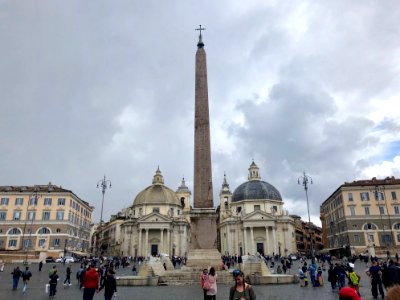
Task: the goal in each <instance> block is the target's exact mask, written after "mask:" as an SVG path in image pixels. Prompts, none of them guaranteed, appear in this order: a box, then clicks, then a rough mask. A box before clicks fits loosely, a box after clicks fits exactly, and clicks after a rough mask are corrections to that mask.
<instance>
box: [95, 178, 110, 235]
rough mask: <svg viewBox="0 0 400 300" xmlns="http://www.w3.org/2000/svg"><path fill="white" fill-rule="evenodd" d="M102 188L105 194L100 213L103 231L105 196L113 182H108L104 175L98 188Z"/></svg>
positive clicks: (98, 183) (100, 226)
mask: <svg viewBox="0 0 400 300" xmlns="http://www.w3.org/2000/svg"><path fill="white" fill-rule="evenodd" d="M99 187H101V193H102V194H103V196H102V199H101V212H100V225H99V228H100V229H101V230H103V228H102V224H103V206H104V194H105V193H106V190H107V188H111V181H110V180H106V175H104V177H103V179H101V180H99V181H98V182H97V188H99Z"/></svg>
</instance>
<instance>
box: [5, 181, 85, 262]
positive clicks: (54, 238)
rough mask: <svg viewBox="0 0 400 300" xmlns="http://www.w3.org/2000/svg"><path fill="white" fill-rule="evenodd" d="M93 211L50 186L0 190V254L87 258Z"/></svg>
mask: <svg viewBox="0 0 400 300" xmlns="http://www.w3.org/2000/svg"><path fill="white" fill-rule="evenodd" d="M92 212H93V207H92V206H90V205H89V203H88V202H86V201H83V200H82V199H80V198H79V197H78V196H77V195H75V194H74V193H73V192H72V191H70V190H67V189H64V188H62V187H61V186H56V185H53V184H51V183H49V184H47V185H35V186H0V254H3V255H12V254H13V253H14V254H22V253H23V254H26V255H27V256H28V254H29V255H30V257H36V258H37V257H38V256H39V255H40V256H41V257H44V256H53V257H59V256H63V255H64V254H65V253H67V252H68V253H73V252H75V253H76V254H81V255H83V254H86V253H87V252H88V249H89V238H90V226H91V224H92Z"/></svg>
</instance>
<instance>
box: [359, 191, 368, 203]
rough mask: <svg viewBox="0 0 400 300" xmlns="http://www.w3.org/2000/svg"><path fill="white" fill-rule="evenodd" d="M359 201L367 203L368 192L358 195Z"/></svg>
mask: <svg viewBox="0 0 400 300" xmlns="http://www.w3.org/2000/svg"><path fill="white" fill-rule="evenodd" d="M360 197H361V201H369V194H368V192H363V193H360Z"/></svg>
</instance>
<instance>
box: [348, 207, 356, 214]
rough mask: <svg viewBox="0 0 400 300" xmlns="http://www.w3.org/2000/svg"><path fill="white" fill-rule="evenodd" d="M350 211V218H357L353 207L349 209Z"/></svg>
mask: <svg viewBox="0 0 400 300" xmlns="http://www.w3.org/2000/svg"><path fill="white" fill-rule="evenodd" d="M349 209H350V216H355V215H356V210H355V208H354V207H353V206H351V207H349Z"/></svg>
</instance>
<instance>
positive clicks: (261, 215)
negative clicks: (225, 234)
mask: <svg viewBox="0 0 400 300" xmlns="http://www.w3.org/2000/svg"><path fill="white" fill-rule="evenodd" d="M259 220H264V221H275V217H274V216H273V215H271V214H268V213H266V212H264V211H261V210H256V211H253V212H251V213H249V214H247V215H246V216H244V217H243V218H242V221H259Z"/></svg>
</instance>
